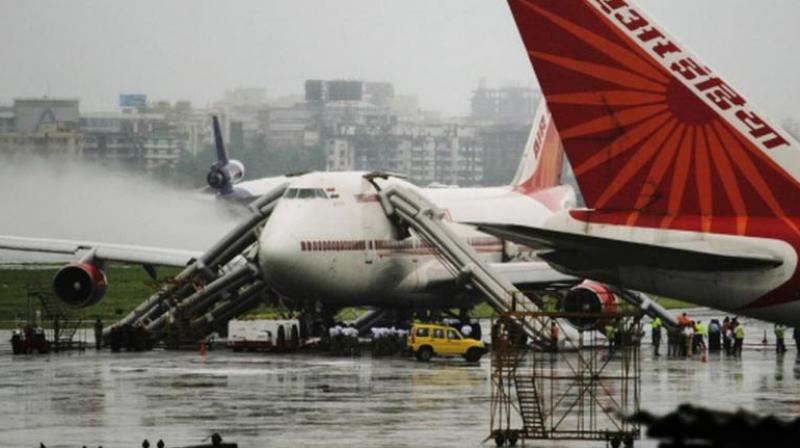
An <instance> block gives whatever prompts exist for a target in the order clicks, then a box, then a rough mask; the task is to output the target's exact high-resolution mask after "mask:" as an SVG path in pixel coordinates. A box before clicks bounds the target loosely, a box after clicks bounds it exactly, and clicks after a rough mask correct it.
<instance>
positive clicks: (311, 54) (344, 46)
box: [0, 0, 800, 119]
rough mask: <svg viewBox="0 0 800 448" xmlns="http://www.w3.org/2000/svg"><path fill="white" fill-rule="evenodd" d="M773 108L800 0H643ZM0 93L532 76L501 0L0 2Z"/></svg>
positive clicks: (277, 91)
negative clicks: (330, 80) (335, 80)
mask: <svg viewBox="0 0 800 448" xmlns="http://www.w3.org/2000/svg"><path fill="white" fill-rule="evenodd" d="M640 4H641V5H642V6H643V7H644V9H645V10H646V11H648V12H649V13H650V14H651V15H652V16H654V17H656V18H657V19H659V21H660V22H661V23H662V24H663V25H664V26H665V27H666V28H667V30H669V31H670V32H671V33H672V34H673V35H674V36H676V37H677V38H678V40H680V41H681V42H682V43H684V44H685V45H686V46H687V47H689V48H691V49H692V50H694V51H695V52H696V53H698V54H699V55H700V56H701V58H702V59H703V60H704V61H705V62H706V63H707V64H708V65H710V66H711V67H712V68H714V69H715V70H716V71H717V72H718V73H720V74H722V75H723V76H724V77H726V78H727V79H728V80H729V81H730V83H731V84H733V85H734V86H737V87H738V88H739V90H741V91H742V92H743V93H745V95H746V96H748V98H749V99H750V100H751V101H752V102H755V103H757V104H759V105H760V106H761V107H762V108H764V109H766V110H767V111H768V112H769V113H770V114H771V115H772V116H773V118H775V119H781V118H782V117H784V116H787V115H793V116H800V107H799V106H798V104H800V84H798V82H797V80H798V74H799V72H798V69H799V68H800V48H798V43H800V39H798V38H800V29H799V28H798V27H797V23H798V20H799V19H800V1H797V0H769V1H766V0H761V1H755V0H641V1H640ZM0 64H2V69H0V102H2V103H9V102H10V101H11V99H12V98H15V97H22V96H41V95H45V94H48V95H49V96H53V97H77V98H80V99H81V100H82V109H83V110H113V109H114V108H115V107H116V101H117V95H118V94H119V93H123V92H125V93H146V94H148V95H149V97H150V99H168V100H177V99H189V100H191V101H192V102H193V103H195V104H196V105H206V104H208V103H210V102H211V101H213V100H215V99H219V98H221V97H222V93H223V92H224V90H226V89H230V88H232V87H235V86H253V87H265V88H267V89H268V92H269V95H270V96H273V97H274V96H280V95H285V94H292V93H297V94H299V93H301V92H302V86H303V80H305V79H307V78H323V79H330V78H352V79H364V80H375V81H380V80H386V81H392V82H394V83H395V86H396V91H397V92H398V93H401V94H415V95H419V97H420V100H421V104H422V106H423V107H425V108H429V109H439V110H443V111H444V112H445V113H447V114H463V113H465V112H466V111H467V110H468V98H469V94H470V92H471V91H472V90H473V89H474V88H475V87H476V86H477V84H478V80H479V79H480V78H481V77H485V78H486V79H487V81H488V83H489V84H490V85H495V86H497V85H500V86H502V85H526V86H527V85H530V86H534V85H535V78H534V77H533V74H532V72H531V69H530V67H529V63H528V60H527V58H526V57H525V53H524V50H523V48H522V46H521V43H520V40H519V37H518V35H517V31H516V29H515V27H514V24H513V20H512V17H511V15H510V13H509V11H508V7H507V6H506V4H505V1H504V0H402V1H401V0H335V1H331V0H302V1H300V0H249V1H227V2H219V1H210V0H170V1H163V0H137V1H124V2H123V1H108V0H104V1H100V0H94V1H87V0H70V1H60V0H26V1H22V0H0Z"/></svg>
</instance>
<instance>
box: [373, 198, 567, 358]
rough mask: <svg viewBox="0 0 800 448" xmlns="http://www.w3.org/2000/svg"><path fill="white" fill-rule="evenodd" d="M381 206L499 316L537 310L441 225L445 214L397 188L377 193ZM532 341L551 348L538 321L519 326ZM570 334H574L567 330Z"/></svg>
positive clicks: (454, 234) (430, 203)
mask: <svg viewBox="0 0 800 448" xmlns="http://www.w3.org/2000/svg"><path fill="white" fill-rule="evenodd" d="M379 198H380V202H381V206H382V207H383V210H384V212H386V215H387V216H389V217H390V218H391V219H394V220H395V222H396V223H397V225H398V226H399V227H400V228H401V229H403V230H405V231H407V229H409V228H411V229H413V230H414V232H415V234H416V235H418V236H419V237H420V238H421V239H422V240H423V241H425V243H427V244H429V245H430V246H431V247H432V248H434V249H435V252H436V253H437V255H438V256H439V258H440V259H441V260H442V262H443V264H444V265H445V266H446V267H447V268H448V269H449V270H450V271H451V272H452V273H453V275H454V277H456V278H458V279H461V280H463V281H464V283H468V284H471V285H472V286H473V287H475V288H476V289H478V290H479V291H480V292H482V293H483V294H484V295H485V296H486V300H487V302H488V303H489V305H490V306H492V308H494V309H495V311H497V312H498V313H505V312H508V311H511V310H516V311H525V312H532V313H533V312H536V311H539V309H538V307H537V306H536V305H535V304H533V302H531V301H530V300H529V299H528V297H527V296H526V295H525V294H523V293H522V292H521V291H520V290H519V289H517V288H516V287H515V286H514V285H513V284H512V283H511V282H510V281H508V280H507V279H505V278H503V277H502V276H500V275H497V274H496V273H495V272H493V271H492V269H491V268H490V267H489V265H488V264H486V263H485V262H484V261H483V260H481V258H480V257H479V256H478V254H477V253H476V252H475V251H474V250H473V249H472V248H471V247H470V246H469V245H468V244H467V243H466V242H465V241H464V240H463V239H462V238H460V237H459V236H458V235H457V234H456V233H455V232H454V231H453V230H452V229H451V228H450V226H449V225H448V224H447V223H446V222H445V221H444V219H443V218H444V215H445V213H444V211H443V210H441V209H439V208H438V207H436V206H435V205H434V204H433V203H432V202H430V201H429V200H428V199H426V198H424V197H422V196H421V195H419V194H417V193H415V192H414V191H413V190H411V189H409V188H407V187H403V186H400V185H396V184H395V185H390V186H388V187H386V188H383V189H379ZM521 325H522V326H523V328H524V329H525V332H526V333H527V334H528V336H529V337H530V338H531V341H532V342H533V343H534V344H535V345H537V346H539V347H548V346H549V345H550V340H549V337H548V335H549V333H547V330H548V327H544V326H543V323H542V322H539V320H538V319H526V320H524V321H523V322H521ZM569 332H570V333H572V332H573V331H572V330H571V329H570V330H569Z"/></svg>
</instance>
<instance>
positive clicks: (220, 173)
mask: <svg viewBox="0 0 800 448" xmlns="http://www.w3.org/2000/svg"><path fill="white" fill-rule="evenodd" d="M242 179H244V164H243V163H242V162H240V161H238V160H233V159H231V160H230V161H228V163H227V164H225V165H219V164H215V165H213V166H212V167H211V170H210V171H209V172H208V175H207V176H206V182H208V185H209V186H210V187H211V188H213V189H215V190H220V191H222V192H223V193H228V192H227V191H226V190H227V189H229V188H231V187H232V186H233V185H236V184H238V183H239V182H241V181H242Z"/></svg>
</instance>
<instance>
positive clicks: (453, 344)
mask: <svg viewBox="0 0 800 448" xmlns="http://www.w3.org/2000/svg"><path fill="white" fill-rule="evenodd" d="M408 348H409V349H410V350H411V351H412V352H413V353H414V356H416V358H417V360H418V361H421V362H428V361H430V360H431V358H432V357H434V356H443V357H448V358H450V357H455V356H461V357H463V358H464V359H466V360H467V361H469V362H478V361H480V359H481V356H483V355H484V354H485V353H486V346H485V345H484V344H483V341H479V340H477V339H472V338H466V337H464V336H462V335H461V332H459V331H458V330H456V329H455V328H453V327H449V326H447V325H439V324H414V326H413V327H412V328H411V332H410V333H409V336H408Z"/></svg>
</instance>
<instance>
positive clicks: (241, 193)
mask: <svg viewBox="0 0 800 448" xmlns="http://www.w3.org/2000/svg"><path fill="white" fill-rule="evenodd" d="M215 126H216V124H215ZM217 127H218V126H217ZM217 135H219V132H218V130H217ZM220 148H221V151H220V154H221V156H220V162H219V163H218V164H216V165H215V166H214V167H212V172H211V173H210V174H209V177H208V180H209V184H211V185H212V187H215V188H218V189H219V190H220V191H221V192H222V194H223V195H228V194H232V192H235V194H234V195H233V196H232V197H235V198H236V199H249V198H250V197H259V196H261V195H264V194H265V193H268V192H269V191H270V190H271V189H272V188H274V187H275V186H277V185H279V184H281V183H288V186H287V187H286V189H285V192H284V193H283V195H282V198H280V200H279V201H277V203H276V204H275V206H274V208H273V209H272V210H271V215H270V216H269V219H268V220H266V222H265V224H263V227H261V228H259V229H258V230H257V231H256V232H254V233H257V243H256V248H255V249H254V250H252V251H250V252H248V253H247V254H246V257H245V258H247V259H249V260H251V262H252V265H253V266H257V270H258V271H259V272H258V273H257V275H258V276H259V278H261V279H262V280H263V281H265V283H266V284H268V285H269V286H270V287H271V288H272V289H274V290H275V291H277V292H279V293H280V294H281V295H283V296H285V297H288V298H290V299H291V300H292V301H294V302H295V303H297V304H301V305H303V308H304V309H319V308H324V309H328V310H336V309H338V308H341V307H346V306H375V307H382V308H394V309H432V308H446V309H449V308H462V309H465V308H469V307H471V306H472V305H474V304H475V303H477V302H479V301H481V300H482V297H481V295H480V293H478V292H477V291H476V290H471V289H468V288H465V287H464V282H463V281H461V280H462V279H459V278H458V275H454V273H453V272H451V270H448V269H447V268H446V267H445V265H444V264H443V263H442V262H441V260H440V259H439V258H438V256H437V253H436V250H435V249H434V248H433V247H431V246H430V245H429V244H428V243H425V242H424V241H423V240H421V239H420V238H418V237H417V236H415V235H414V234H413V233H412V234H411V235H408V234H404V232H403V230H402V229H401V228H399V227H398V225H397V223H396V222H395V221H393V220H392V219H391V218H389V217H387V214H386V212H385V211H384V208H383V207H382V205H381V203H380V202H379V198H378V189H379V188H380V189H385V188H388V187H390V186H392V185H401V186H404V187H406V188H408V189H410V190H412V191H414V192H417V193H418V194H419V195H421V196H423V197H425V198H427V199H428V200H429V201H432V202H433V203H434V204H436V206H438V207H440V208H441V209H443V210H444V211H445V213H446V217H447V218H446V220H447V221H448V223H449V225H451V226H452V228H453V229H454V230H455V231H456V232H457V234H458V235H460V236H461V237H462V238H463V239H464V240H466V241H467V242H468V243H469V245H470V246H472V248H473V249H474V250H475V251H477V252H478V253H479V254H480V255H481V257H482V258H483V259H484V260H485V261H486V262H489V263H490V265H491V267H492V268H493V270H494V271H495V272H497V273H498V274H500V275H502V276H503V277H505V278H506V279H507V280H509V281H510V282H512V283H513V284H514V285H515V286H517V287H520V288H521V289H524V288H541V287H542V286H543V285H551V284H556V283H558V284H562V285H564V284H566V285H569V284H575V283H577V282H576V279H575V278H574V277H572V276H569V275H564V274H561V273H560V272H557V271H555V270H554V269H552V268H550V267H549V266H548V265H547V264H546V263H543V262H541V261H524V262H506V261H507V259H508V258H509V257H508V255H509V253H508V249H509V245H507V244H505V243H504V242H503V241H501V240H500V239H498V238H495V237H492V236H489V235H487V234H485V233H481V232H478V231H476V230H475V229H474V228H473V227H472V226H469V225H464V224H459V223H458V222H466V221H476V222H485V221H488V220H491V221H493V222H502V223H505V224H508V225H517V226H541V225H543V224H544V222H545V220H546V219H547V218H548V217H550V216H552V215H553V213H555V212H558V211H559V210H565V209H569V208H572V207H574V205H575V195H574V191H573V190H572V188H571V187H569V186H564V185H561V173H562V166H563V163H562V162H563V150H562V147H561V144H560V139H559V138H558V135H557V132H556V131H555V128H554V126H553V124H552V120H551V119H550V115H549V113H548V112H547V110H546V107H544V106H543V107H541V108H540V110H539V112H538V113H537V116H536V121H535V126H534V127H533V130H532V132H531V135H530V138H529V141H528V143H527V146H526V151H524V154H523V159H522V161H521V163H520V166H519V168H518V171H517V173H516V176H515V178H514V181H513V182H512V184H511V185H509V186H504V187H494V188H419V187H417V186H414V185H412V184H411V183H409V182H407V181H405V180H403V179H401V178H398V177H396V176H392V175H375V174H374V173H365V172H312V173H307V174H302V175H297V176H289V177H281V178H277V179H276V178H270V179H261V180H256V181H251V182H240V179H241V178H242V177H243V174H244V172H243V171H244V169H243V166H242V165H241V164H239V163H238V162H236V161H234V160H232V159H230V158H229V157H228V156H227V153H225V151H224V148H222V145H221V141H220V142H219V143H218V149H220ZM234 185H235V186H234ZM254 222H255V221H254ZM248 232H249V231H248ZM247 234H248V235H249V234H250V233H247ZM237 238H238V237H237ZM232 241H233V240H232ZM237 241H238V240H237ZM234 246H235V245H234ZM232 247H233V246H232ZM237 247H238V246H237ZM0 249H11V250H24V251H35V252H49V253H62V254H71V255H75V256H77V257H80V260H81V261H78V262H76V263H71V264H70V265H68V266H66V267H64V268H62V269H61V271H59V273H58V274H57V275H56V276H55V278H54V290H55V292H56V293H57V295H58V296H59V297H60V298H61V299H62V300H64V301H65V302H66V303H68V304H71V305H73V306H89V305H91V304H94V303H97V301H99V300H100V299H101V298H102V295H103V293H104V292H105V288H106V278H105V275H104V273H103V271H102V268H103V264H104V263H105V262H108V261H120V262H132V263H141V264H144V265H146V266H150V265H173V266H184V265H186V264H187V263H188V262H190V260H193V259H202V260H204V262H207V260H206V259H203V258H202V257H203V254H202V253H201V252H187V251H173V250H168V249H155V248H146V247H132V246H122V245H114V244H106V243H93V242H74V241H58V240H46V239H31V238H16V237H10V236H2V237H0ZM210 250H211V251H212V252H213V251H215V250H216V249H213V248H212V249H210ZM220 250H221V251H225V250H228V248H224V247H223V248H221V249H220ZM237 250H239V249H237ZM198 269H200V270H202V269H203V268H202V267H200V268H198ZM209 281H212V277H210V278H209ZM209 288H211V286H210V285H209ZM575 288H576V289H575V291H580V292H581V294H580V296H579V297H580V298H581V300H582V301H587V300H588V301H590V302H592V306H593V308H592V309H594V310H596V311H601V310H603V309H605V307H606V306H612V305H613V306H616V305H615V303H612V302H616V300H617V299H616V298H615V297H614V295H613V294H608V291H606V290H605V287H603V286H601V285H597V284H583V285H579V286H577V287H575ZM197 289H202V288H197ZM587 292H589V294H588V297H587V294H586V293H587Z"/></svg>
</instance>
